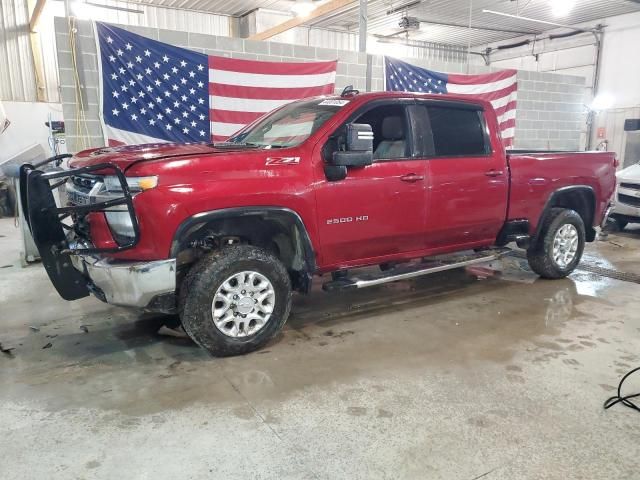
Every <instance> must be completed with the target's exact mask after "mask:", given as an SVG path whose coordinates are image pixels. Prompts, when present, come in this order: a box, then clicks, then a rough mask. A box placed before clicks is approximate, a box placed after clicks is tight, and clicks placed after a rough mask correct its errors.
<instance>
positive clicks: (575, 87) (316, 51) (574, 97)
mask: <svg viewBox="0 0 640 480" xmlns="http://www.w3.org/2000/svg"><path fill="white" fill-rule="evenodd" d="M120 27H121V28H124V29H126V30H129V31H132V32H135V33H138V34H140V35H144V36H146V37H149V38H153V39H156V40H160V41H163V42H166V43H171V44H173V45H177V46H180V47H184V48H189V49H191V50H195V51H198V52H201V53H205V54H208V55H218V56H224V57H231V58H243V59H249V60H263V61H273V62H294V61H297V62H300V61H303V62H304V61H318V60H335V59H338V66H337V72H336V88H335V90H336V92H340V91H341V90H342V89H343V88H344V87H345V86H347V85H353V86H354V87H355V88H357V89H359V90H361V91H364V90H365V89H366V75H367V54H364V53H359V52H354V51H346V50H337V49H331V48H321V47H309V46H305V45H293V44H286V43H278V42H258V41H253V40H246V39H242V38H235V37H220V36H214V35H204V34H200V33H190V32H181V31H173V30H164V29H158V28H150V27H138V26H124V25H121V26H120ZM55 30H56V49H57V53H58V67H59V72H60V94H61V100H62V105H63V114H64V118H65V122H66V125H67V145H68V149H69V151H70V152H75V151H78V150H81V149H83V148H89V147H93V146H103V145H104V140H103V137H102V131H101V127H100V121H99V104H98V98H99V97H98V95H99V92H98V84H99V83H98V63H97V62H98V59H97V49H96V41H95V38H94V34H93V27H92V25H91V23H90V22H89V21H79V22H78V34H77V37H76V39H77V40H76V43H77V50H78V52H79V55H78V70H79V77H80V84H81V85H82V91H83V96H82V98H83V100H84V102H85V110H84V118H85V119H86V120H85V122H79V121H78V120H79V113H78V112H79V108H78V104H77V101H76V91H75V90H76V89H75V87H74V70H73V68H72V67H73V65H72V56H71V49H70V47H69V35H68V26H67V23H66V20H65V19H64V18H56V19H55ZM406 60H407V61H409V62H411V63H413V64H415V65H419V66H422V67H425V68H430V69H433V70H438V71H442V72H449V73H470V74H474V73H484V72H489V71H491V69H490V68H489V67H487V66H485V65H481V64H471V65H468V64H464V63H453V62H443V61H433V60H430V59H417V58H407V59H406ZM383 75H384V72H383V57H382V56H381V55H371V89H372V90H374V91H379V90H382V89H383V87H384V84H383ZM518 82H519V85H518V112H517V118H516V142H515V147H516V148H540V149H572V150H577V149H579V147H580V139H581V133H580V132H581V128H582V125H583V124H584V118H583V115H582V113H581V110H580V109H579V106H580V107H581V105H582V103H581V102H582V100H579V99H578V97H579V96H580V95H581V94H582V91H583V90H584V78H582V77H570V76H567V75H554V74H539V73H535V72H524V71H521V72H519V74H518ZM83 124H85V125H86V133H85V129H82V130H81V131H79V130H77V128H79V127H81V126H82V125H83ZM79 133H80V134H79Z"/></svg>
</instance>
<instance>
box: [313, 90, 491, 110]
mask: <svg viewBox="0 0 640 480" xmlns="http://www.w3.org/2000/svg"><path fill="white" fill-rule="evenodd" d="M321 98H323V99H331V100H359V101H360V102H366V101H369V100H383V99H391V98H419V99H426V100H446V101H456V102H458V101H459V102H464V103H472V104H475V105H482V106H484V107H487V106H488V107H491V102H487V101H486V100H482V99H479V98H473V97H471V96H469V95H456V94H452V93H444V94H433V93H417V92H388V91H384V92H362V93H354V94H347V95H344V96H343V95H327V96H323V97H321Z"/></svg>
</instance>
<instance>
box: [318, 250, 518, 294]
mask: <svg viewBox="0 0 640 480" xmlns="http://www.w3.org/2000/svg"><path fill="white" fill-rule="evenodd" d="M510 252H511V249H509V248H492V249H487V250H482V251H480V252H476V253H473V254H469V255H460V254H456V255H449V256H446V257H445V256H440V257H433V258H429V259H426V260H425V261H423V262H421V263H419V264H417V265H412V266H410V267H402V266H400V267H396V268H394V269H392V270H387V271H386V272H381V273H377V274H367V273H365V274H363V275H361V276H355V277H346V278H339V279H336V280H332V281H330V282H326V283H324V284H323V285H322V289H323V290H325V291H327V292H330V291H333V290H344V289H351V288H365V287H373V286H374V285H381V284H383V283H389V282H396V281H398V280H407V279H409V278H414V277H420V276H422V275H428V274H430V273H437V272H444V271H445V270H453V269H454V268H462V267H468V266H470V265H476V264H478V263H486V262H491V261H492V260H497V259H498V258H500V257H502V256H503V255H506V254H507V253H510Z"/></svg>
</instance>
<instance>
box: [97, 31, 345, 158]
mask: <svg viewBox="0 0 640 480" xmlns="http://www.w3.org/2000/svg"><path fill="white" fill-rule="evenodd" d="M96 31H97V37H98V45H99V58H100V61H99V65H100V86H101V99H102V103H101V112H102V124H103V132H104V136H105V141H106V143H107V144H108V145H111V146H113V145H123V144H136V143H156V142H163V141H165V142H202V141H207V142H208V141H222V140H224V139H226V138H228V137H229V136H231V135H232V134H233V133H235V132H236V131H238V130H240V129H241V128H242V127H244V126H245V125H247V124H249V123H251V122H253V121H254V120H256V119H257V118H259V117H261V116H262V115H264V114H265V113H266V112H270V111H271V110H273V109H275V108H277V107H279V106H281V105H284V104H285V103H288V102H291V101H293V100H297V99H300V98H305V97H312V96H316V95H324V94H328V93H333V90H334V83H335V76H336V65H337V61H329V62H310V63H287V62H262V61H254V60H242V59H236V58H226V57H218V56H210V55H205V54H202V53H198V52H194V51H191V50H188V49H185V48H180V47H176V46H173V45H168V44H166V43H162V42H159V41H156V40H152V39H149V38H146V37H143V36H140V35H137V34H135V33H131V32H128V31H126V30H124V29H121V28H118V27H114V26H112V25H108V24H104V23H100V22H96Z"/></svg>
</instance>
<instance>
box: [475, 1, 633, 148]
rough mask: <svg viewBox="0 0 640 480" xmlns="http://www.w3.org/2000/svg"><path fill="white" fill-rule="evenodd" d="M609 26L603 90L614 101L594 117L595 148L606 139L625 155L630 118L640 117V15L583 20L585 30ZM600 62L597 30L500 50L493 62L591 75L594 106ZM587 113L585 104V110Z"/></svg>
mask: <svg viewBox="0 0 640 480" xmlns="http://www.w3.org/2000/svg"><path fill="white" fill-rule="evenodd" d="M597 24H602V25H603V26H604V36H603V42H602V48H601V52H600V72H599V79H598V92H597V93H598V94H604V95H606V96H607V97H609V98H610V99H611V104H610V105H608V106H607V108H605V109H603V110H601V111H598V112H596V113H595V116H594V127H593V129H592V138H591V145H592V147H594V148H595V146H597V145H598V144H599V143H600V142H601V141H602V140H605V139H606V140H607V141H608V143H609V145H608V149H609V150H610V151H615V152H616V153H618V155H619V156H620V157H624V147H625V133H624V129H623V127H624V120H625V119H626V118H640V89H639V88H638V84H639V83H640V63H639V62H637V61H635V60H634V59H633V55H632V54H631V53H630V52H633V51H634V49H635V48H636V46H637V45H640V13H632V14H628V15H620V16H617V17H609V18H606V19H602V20H601V21H595V22H590V23H587V24H580V25H578V26H580V27H583V28H589V27H594V26H596V25H597ZM567 31H568V30H567V29H556V30H552V31H550V32H546V33H545V34H544V35H543V36H544V37H547V36H548V35H549V34H558V33H567ZM533 38H534V37H530V36H529V37H520V38H515V39H511V40H507V41H503V42H498V43H495V44H490V45H480V46H476V47H475V48H476V49H478V50H484V49H485V48H486V47H493V48H495V47H497V46H498V45H507V44H513V43H518V42H519V41H521V40H524V39H530V40H531V39H533ZM596 61H597V47H596V42H595V38H594V36H593V35H592V34H591V33H584V34H579V35H576V36H573V37H569V38H563V39H555V40H548V39H545V40H537V41H535V42H532V43H531V44H529V45H525V46H522V47H518V48H513V49H506V50H501V51H494V52H492V54H491V66H492V67H496V68H518V69H526V70H530V71H536V72H552V73H561V74H570V75H581V76H583V77H584V78H585V79H586V83H585V101H584V103H585V106H588V105H590V104H591V102H592V100H593V96H594V92H593V86H594V84H595V74H596ZM586 111H587V109H586V107H585V112H586ZM582 125H583V129H582V135H583V138H584V140H583V143H586V133H587V129H586V121H585V122H583V124H582ZM600 127H602V128H604V132H602V131H600V134H603V133H604V136H601V137H600V138H599V137H598V129H599V128H600Z"/></svg>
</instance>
